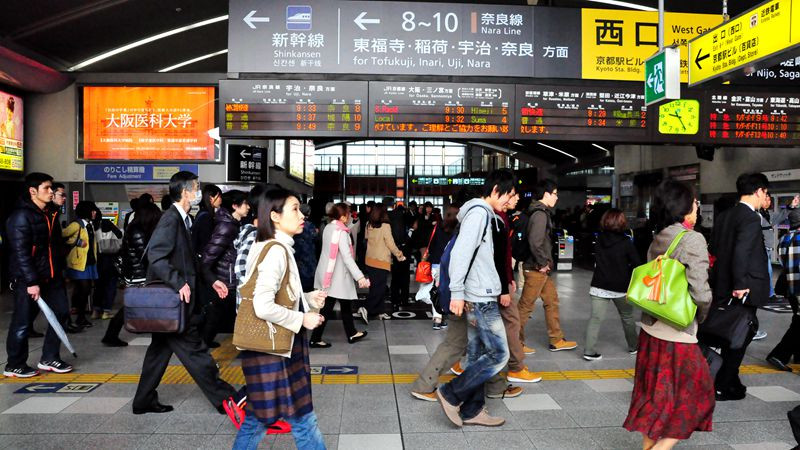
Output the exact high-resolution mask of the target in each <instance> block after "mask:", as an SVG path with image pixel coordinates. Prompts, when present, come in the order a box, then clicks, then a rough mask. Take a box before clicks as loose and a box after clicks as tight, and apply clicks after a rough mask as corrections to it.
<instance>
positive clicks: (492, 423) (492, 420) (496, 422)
mask: <svg viewBox="0 0 800 450" xmlns="http://www.w3.org/2000/svg"><path fill="white" fill-rule="evenodd" d="M504 423H506V419H503V418H502V417H493V416H490V415H489V411H486V408H483V409H482V410H481V412H479V413H478V415H477V416H475V417H473V418H472V419H467V420H465V421H464V425H480V426H483V427H499V426H500V425H503V424H504Z"/></svg>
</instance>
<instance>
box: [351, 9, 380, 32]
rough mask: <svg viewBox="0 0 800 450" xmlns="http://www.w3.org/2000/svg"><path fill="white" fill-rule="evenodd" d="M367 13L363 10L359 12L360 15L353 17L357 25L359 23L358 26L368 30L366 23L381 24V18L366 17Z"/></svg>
mask: <svg viewBox="0 0 800 450" xmlns="http://www.w3.org/2000/svg"><path fill="white" fill-rule="evenodd" d="M366 15H367V12H366V11H361V14H359V15H358V17H356V18H355V19H353V22H355V23H356V25H358V28H361V29H362V30H364V31H367V27H365V26H364V25H365V24H368V23H374V24H379V23H381V19H365V18H364V16H366Z"/></svg>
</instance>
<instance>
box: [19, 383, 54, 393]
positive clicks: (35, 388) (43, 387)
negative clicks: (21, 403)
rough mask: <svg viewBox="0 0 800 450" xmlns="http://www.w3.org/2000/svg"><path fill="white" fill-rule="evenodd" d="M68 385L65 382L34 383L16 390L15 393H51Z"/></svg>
mask: <svg viewBox="0 0 800 450" xmlns="http://www.w3.org/2000/svg"><path fill="white" fill-rule="evenodd" d="M64 386H66V384H65V383H33V384H27V385H25V386H23V387H22V388H20V389H17V390H16V391H14V393H15V394H49V393H53V392H56V391H58V390H59V389H61V388H63V387H64Z"/></svg>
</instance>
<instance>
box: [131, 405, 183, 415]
mask: <svg viewBox="0 0 800 450" xmlns="http://www.w3.org/2000/svg"><path fill="white" fill-rule="evenodd" d="M174 409H175V408H173V407H172V405H162V404H161V403H158V402H156V403H153V404H152V405H150V406H148V407H147V408H133V413H134V414H147V413H168V412H170V411H172V410H174Z"/></svg>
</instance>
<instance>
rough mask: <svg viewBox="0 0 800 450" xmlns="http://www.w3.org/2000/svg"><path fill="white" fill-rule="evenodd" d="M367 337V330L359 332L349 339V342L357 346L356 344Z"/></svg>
mask: <svg viewBox="0 0 800 450" xmlns="http://www.w3.org/2000/svg"><path fill="white" fill-rule="evenodd" d="M365 337H367V330H364V331H359V332H358V333H356V334H354V335H352V336H350V337H349V338H347V342H349V343H351V344H355V343H356V342H358V341H360V340H362V339H364V338H365Z"/></svg>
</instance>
